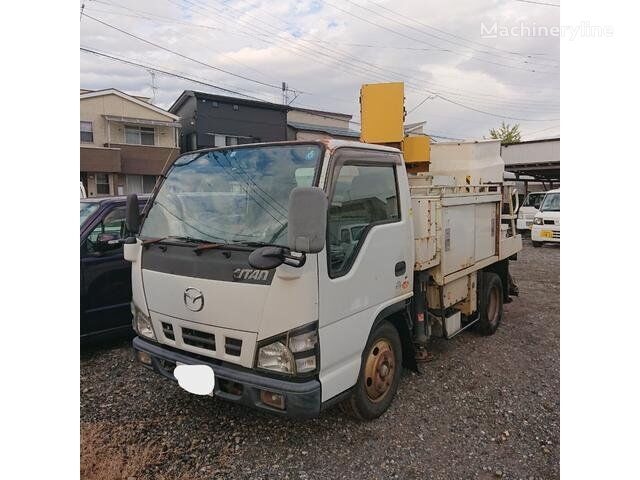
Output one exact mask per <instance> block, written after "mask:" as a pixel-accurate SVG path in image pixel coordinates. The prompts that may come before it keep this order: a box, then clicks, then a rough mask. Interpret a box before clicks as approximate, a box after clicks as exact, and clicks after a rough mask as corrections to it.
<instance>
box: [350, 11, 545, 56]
mask: <svg viewBox="0 0 640 480" xmlns="http://www.w3.org/2000/svg"><path fill="white" fill-rule="evenodd" d="M346 1H347V2H349V3H350V4H352V5H355V6H356V7H359V8H361V9H363V10H366V11H368V12H370V13H373V14H374V15H378V16H379V17H381V18H384V19H387V20H391V21H392V22H394V23H396V24H398V25H400V26H401V27H404V28H409V29H411V30H413V31H416V32H418V33H420V34H422V35H427V36H429V37H433V38H436V39H438V40H441V41H444V42H448V43H451V44H453V45H458V46H461V47H463V48H468V49H471V50H472V51H474V52H477V53H481V54H484V55H489V56H495V57H498V58H506V59H508V60H516V59H515V58H513V54H512V53H510V54H508V55H504V54H500V53H494V52H489V51H487V50H479V49H477V48H476V47H472V46H469V45H465V44H462V43H460V42H456V41H454V40H449V39H447V38H443V37H441V36H438V35H435V34H433V33H429V32H425V31H424V30H421V29H418V28H415V27H413V26H411V25H408V24H406V23H403V22H400V21H399V20H396V19H395V18H392V17H388V16H386V15H383V14H381V13H380V12H378V11H376V10H373V9H371V8H368V7H365V6H364V5H360V4H359V3H357V2H354V1H352V0H346ZM376 5H377V6H378V7H379V8H382V9H384V10H386V11H388V12H390V13H392V14H393V15H396V16H398V17H401V18H407V19H409V18H408V17H404V16H403V15H400V14H399V13H397V12H395V11H393V10H391V9H389V8H386V7H383V6H382V5H378V4H376ZM409 20H411V21H413V22H415V23H418V24H420V22H418V21H417V20H414V19H409ZM453 53H455V52H453ZM517 55H518V56H521V55H520V54H517ZM524 63H530V64H535V63H534V62H530V61H527V60H524ZM541 65H542V66H547V67H548V66H551V65H549V64H541Z"/></svg>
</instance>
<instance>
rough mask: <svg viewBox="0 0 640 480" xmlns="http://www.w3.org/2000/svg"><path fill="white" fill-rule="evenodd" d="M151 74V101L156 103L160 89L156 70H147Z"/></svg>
mask: <svg viewBox="0 0 640 480" xmlns="http://www.w3.org/2000/svg"><path fill="white" fill-rule="evenodd" d="M147 72H149V75H151V91H152V92H153V96H152V97H151V103H153V104H155V103H156V93H157V91H158V86H157V85H156V72H154V71H153V70H147Z"/></svg>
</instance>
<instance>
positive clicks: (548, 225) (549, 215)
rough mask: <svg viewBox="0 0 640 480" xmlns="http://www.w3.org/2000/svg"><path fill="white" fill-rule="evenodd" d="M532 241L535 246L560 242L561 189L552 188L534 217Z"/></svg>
mask: <svg viewBox="0 0 640 480" xmlns="http://www.w3.org/2000/svg"><path fill="white" fill-rule="evenodd" d="M531 241H532V242H533V246H534V247H539V246H541V245H542V244H543V243H544V242H554V243H560V190H559V189H558V190H550V191H548V192H547V194H546V195H545V197H544V200H543V201H542V204H541V205H540V212H538V213H537V214H536V216H535V217H534V219H533V226H532V227H531Z"/></svg>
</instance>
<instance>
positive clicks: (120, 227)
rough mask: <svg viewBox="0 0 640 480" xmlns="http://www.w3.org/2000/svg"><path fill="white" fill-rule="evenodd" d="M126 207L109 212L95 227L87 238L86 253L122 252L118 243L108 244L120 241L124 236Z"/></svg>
mask: <svg viewBox="0 0 640 480" xmlns="http://www.w3.org/2000/svg"><path fill="white" fill-rule="evenodd" d="M125 217H126V207H117V208H114V209H113V210H111V211H110V212H109V213H107V215H106V216H105V217H104V218H103V219H102V221H101V222H100V223H99V224H98V225H96V227H95V228H94V229H93V230H92V231H91V233H90V234H89V236H88V237H87V252H88V253H89V254H96V253H101V254H103V253H105V252H109V253H118V252H119V251H120V250H122V245H121V244H120V243H109V242H113V241H115V240H120V239H122V238H124V237H125V236H126V227H125Z"/></svg>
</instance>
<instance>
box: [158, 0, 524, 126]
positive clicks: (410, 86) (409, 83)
mask: <svg viewBox="0 0 640 480" xmlns="http://www.w3.org/2000/svg"><path fill="white" fill-rule="evenodd" d="M169 1H170V2H171V3H174V2H173V0H169ZM184 1H185V2H186V3H188V4H190V5H192V6H198V7H199V8H202V9H207V10H211V11H213V12H215V13H216V14H217V15H219V16H227V15H226V12H224V11H221V10H218V9H213V8H212V7H210V6H209V5H202V4H199V3H197V2H194V1H193V0H184ZM230 8H232V9H233V10H235V11H238V12H239V13H242V12H240V11H239V10H238V9H235V8H233V7H230ZM254 18H257V17H255V16H254ZM230 20H234V21H237V18H236V17H232V18H230ZM243 22H244V21H240V23H243ZM251 29H252V30H254V31H255V30H256V29H257V28H256V25H253V24H252V25H251ZM262 31H266V32H267V33H268V34H271V35H274V34H277V33H278V32H277V31H275V32H274V31H271V32H269V31H268V30H265V29H264V28H262ZM257 38H258V39H259V40H261V41H263V42H265V43H269V44H270V42H268V41H266V40H264V39H262V38H259V37H257ZM296 40H299V41H303V42H304V41H305V40H304V39H301V38H296ZM300 47H301V48H303V49H304V50H305V52H306V51H307V50H308V48H307V47H304V46H300ZM327 50H329V51H331V49H327ZM334 51H336V50H334ZM336 52H337V53H341V52H338V51H336ZM312 54H313V55H314V56H313V57H312V58H313V60H314V61H316V62H317V61H320V59H319V58H318V55H323V56H328V57H329V58H331V59H332V60H334V61H335V60H336V59H335V58H333V57H331V56H330V54H327V53H325V52H319V51H316V50H312ZM351 58H353V59H354V60H355V61H359V62H361V61H362V60H361V59H359V58H356V57H351ZM364 63H367V64H368V65H371V66H372V67H373V68H376V69H379V70H386V69H384V68H382V67H379V66H377V65H373V64H369V63H368V62H364ZM340 66H343V67H345V68H349V69H350V68H351V67H356V68H358V69H359V70H360V71H361V72H364V73H365V74H366V75H367V77H366V78H367V79H369V80H370V79H371V77H370V76H371V75H372V74H373V75H375V76H376V77H375V78H377V79H378V80H381V81H389V78H388V77H384V78H383V77H381V74H380V73H378V72H373V71H372V70H371V69H370V68H367V67H361V66H358V65H347V64H345V65H340ZM390 72H391V71H390ZM391 73H392V74H394V76H395V78H404V79H405V83H406V84H407V88H408V89H413V90H415V91H417V92H420V93H425V92H426V93H429V94H437V95H438V96H440V97H442V98H443V99H445V100H446V101H450V103H454V104H456V105H458V106H460V107H463V108H469V109H470V110H474V111H476V112H480V113H486V114H488V115H492V116H497V117H498V118H500V117H503V118H507V119H517V120H521V121H529V120H528V119H524V118H519V117H514V116H508V115H503V116H501V115H496V114H492V113H488V112H485V111H484V110H481V109H480V108H476V107H467V106H466V105H464V104H462V103H461V101H460V100H457V101H455V100H454V101H452V100H450V99H446V98H445V97H443V96H442V95H441V94H440V93H438V92H434V91H432V90H429V89H427V88H424V87H420V86H419V85H418V86H416V85H417V84H416V83H413V81H412V80H411V79H407V78H408V77H406V76H402V75H398V74H397V72H391ZM360 74H361V75H362V73H360ZM382 75H384V74H382ZM446 93H447V94H449V95H451V96H453V97H460V96H468V95H464V94H457V93H454V92H446ZM472 101H473V102H475V103H480V102H479V101H478V100H472ZM503 103H505V104H507V103H509V102H503ZM507 108H509V107H507ZM513 109H514V110H515V109H516V108H513ZM517 109H518V110H523V108H522V107H521V106H518V107H517ZM533 121H536V120H533Z"/></svg>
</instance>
